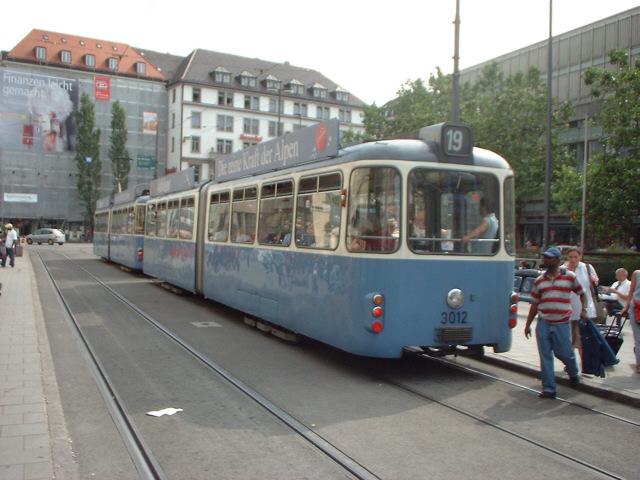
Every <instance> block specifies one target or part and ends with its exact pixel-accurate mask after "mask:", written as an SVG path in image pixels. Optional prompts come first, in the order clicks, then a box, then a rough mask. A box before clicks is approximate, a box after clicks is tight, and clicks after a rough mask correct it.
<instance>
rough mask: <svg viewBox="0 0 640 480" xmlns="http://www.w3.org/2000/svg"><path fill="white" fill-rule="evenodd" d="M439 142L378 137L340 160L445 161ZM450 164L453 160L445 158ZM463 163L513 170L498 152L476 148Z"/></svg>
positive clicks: (345, 152) (351, 149) (344, 153)
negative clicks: (440, 155)
mask: <svg viewBox="0 0 640 480" xmlns="http://www.w3.org/2000/svg"><path fill="white" fill-rule="evenodd" d="M438 148H439V146H438V144H437V143H435V142H428V141H424V140H416V139H400V140H379V141H375V142H368V143H361V144H359V145H353V146H351V147H347V148H344V149H342V150H341V151H340V154H339V157H338V158H339V159H340V163H345V162H350V161H356V160H406V161H412V162H433V163H445V162H443V161H442V160H441V158H440V157H439V156H438ZM446 163H447V164H450V163H451V161H446ZM460 163H461V164H463V165H474V166H477V167H488V168H498V169H506V170H510V169H511V167H510V166H509V164H508V163H507V161H506V160H505V159H504V158H502V157H501V156H500V155H498V154H497V153H494V152H492V151H490V150H485V149H483V148H479V147H474V148H473V155H472V157H471V161H470V162H469V161H465V162H464V163H462V162H460Z"/></svg>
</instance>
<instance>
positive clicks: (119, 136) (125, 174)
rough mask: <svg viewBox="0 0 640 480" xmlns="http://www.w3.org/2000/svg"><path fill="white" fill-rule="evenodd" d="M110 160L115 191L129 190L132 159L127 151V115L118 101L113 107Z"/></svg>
mask: <svg viewBox="0 0 640 480" xmlns="http://www.w3.org/2000/svg"><path fill="white" fill-rule="evenodd" d="M109 141H110V145H109V158H110V159H111V166H112V170H113V191H114V192H120V191H124V190H126V189H127V185H128V184H129V172H130V171H131V158H130V157H129V152H128V151H127V149H126V144H127V113H126V112H125V110H124V108H123V107H122V106H121V105H120V102H118V101H116V102H114V103H113V105H112V107H111V136H110V137H109Z"/></svg>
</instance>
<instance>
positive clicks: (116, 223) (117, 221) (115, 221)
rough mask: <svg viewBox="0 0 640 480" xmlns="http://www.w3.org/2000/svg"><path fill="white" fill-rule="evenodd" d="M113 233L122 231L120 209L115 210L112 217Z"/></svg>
mask: <svg viewBox="0 0 640 480" xmlns="http://www.w3.org/2000/svg"><path fill="white" fill-rule="evenodd" d="M111 233H113V234H119V233H120V210H114V211H113V217H112V218H111Z"/></svg>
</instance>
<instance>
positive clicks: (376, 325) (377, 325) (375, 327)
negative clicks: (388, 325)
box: [371, 320, 384, 333]
mask: <svg viewBox="0 0 640 480" xmlns="http://www.w3.org/2000/svg"><path fill="white" fill-rule="evenodd" d="M383 328H384V326H383V325H382V322H380V321H378V320H376V321H375V322H373V323H372V324H371V331H372V332H373V333H380V332H381V331H382V329H383Z"/></svg>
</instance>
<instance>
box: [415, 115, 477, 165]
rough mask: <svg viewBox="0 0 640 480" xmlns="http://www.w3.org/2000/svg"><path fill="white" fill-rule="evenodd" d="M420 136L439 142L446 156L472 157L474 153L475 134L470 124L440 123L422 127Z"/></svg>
mask: <svg viewBox="0 0 640 480" xmlns="http://www.w3.org/2000/svg"><path fill="white" fill-rule="evenodd" d="M419 137H420V138H421V139H423V140H426V141H431V142H436V143H437V144H439V146H440V151H441V153H442V155H443V156H445V157H470V156H471V155H472V153H473V135H472V132H471V127H469V126H468V125H464V124H461V123H450V122H445V123H439V124H437V125H431V126H429V127H424V128H422V129H420V133H419Z"/></svg>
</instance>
